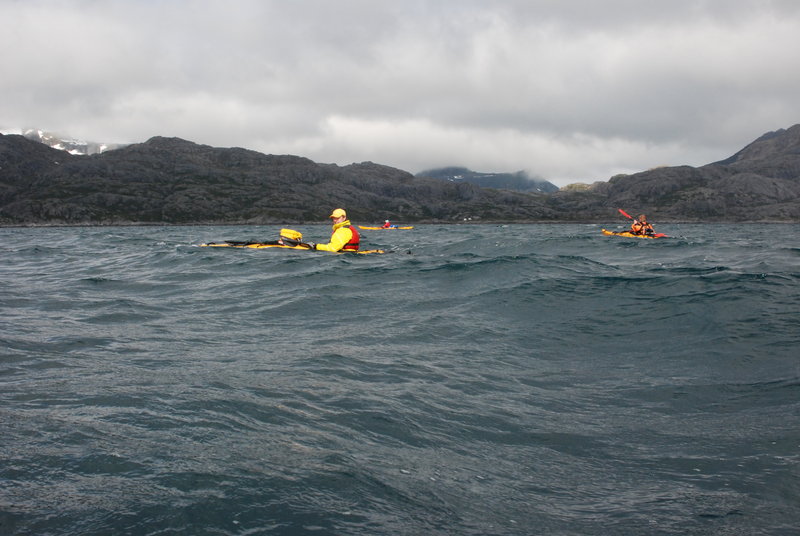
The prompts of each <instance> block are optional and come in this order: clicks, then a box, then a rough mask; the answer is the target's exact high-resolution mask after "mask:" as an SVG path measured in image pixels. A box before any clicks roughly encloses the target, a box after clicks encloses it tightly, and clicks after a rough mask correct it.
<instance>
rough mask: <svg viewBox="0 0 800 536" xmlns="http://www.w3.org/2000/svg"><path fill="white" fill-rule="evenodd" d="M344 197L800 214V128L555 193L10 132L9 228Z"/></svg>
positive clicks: (703, 217) (566, 216)
mask: <svg viewBox="0 0 800 536" xmlns="http://www.w3.org/2000/svg"><path fill="white" fill-rule="evenodd" d="M336 206H342V207H345V208H347V210H348V213H349V214H350V216H351V218H352V219H354V220H356V221H360V222H365V223H367V222H377V221H382V220H383V219H391V220H393V221H404V222H445V223H447V222H449V223H455V222H464V221H471V222H616V221H619V214H618V213H617V208H624V209H625V210H628V211H629V212H646V213H647V214H648V215H649V216H650V219H651V220H653V221H656V222H659V221H688V222H693V221H704V222H740V221H776V222H798V221H800V125H795V126H793V127H790V128H788V129H785V130H783V129H782V130H778V131H775V132H770V133H767V134H765V135H764V136H761V137H760V138H758V139H757V140H755V141H754V142H753V143H751V144H749V145H748V146H746V147H745V148H743V149H742V150H740V151H739V152H737V153H735V154H734V155H732V156H731V157H729V158H727V159H724V160H721V161H719V162H715V163H712V164H708V165H706V166H701V167H698V168H693V167H690V166H677V167H668V168H658V169H653V170H648V171H643V172H641V173H636V174H633V175H628V176H617V177H613V178H611V179H610V180H609V181H607V182H596V183H594V184H592V185H588V186H586V187H584V188H583V189H561V190H559V191H557V192H554V193H552V194H541V193H523V192H514V191H510V190H498V189H493V188H481V187H479V186H477V185H475V184H470V183H465V182H461V183H453V182H449V181H442V180H439V179H432V178H425V177H415V176H414V175H412V174H410V173H408V172H406V171H403V170H399V169H396V168H391V167H388V166H382V165H380V164H375V163H372V162H362V163H360V164H351V165H348V166H337V165H333V164H317V163H315V162H312V161H311V160H309V159H307V158H303V157H299V156H291V155H266V154H262V153H258V152H256V151H251V150H246V149H240V148H224V149H223V148H214V147H210V146H207V145H199V144H195V143H192V142H190V141H186V140H182V139H178V138H161V137H156V138H151V139H150V140H148V141H146V142H144V143H139V144H133V145H128V146H125V147H122V148H118V149H115V150H109V151H104V152H102V153H99V154H93V155H73V154H70V153H68V152H65V151H59V150H56V149H52V148H50V147H48V146H46V145H43V144H41V143H39V142H35V141H32V140H30V139H27V138H25V137H23V136H19V135H0V225H45V224H46V225H98V224H103V225H120V224H200V223H207V224H273V223H305V222H324V221H326V219H327V215H328V214H329V213H330V209H331V208H333V207H336Z"/></svg>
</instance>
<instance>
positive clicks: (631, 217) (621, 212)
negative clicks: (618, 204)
mask: <svg viewBox="0 0 800 536" xmlns="http://www.w3.org/2000/svg"><path fill="white" fill-rule="evenodd" d="M617 210H619V213H620V214H622V215H623V216H625V217H626V218H628V219H629V220H632V219H633V216H631V215H630V214H628V213H627V212H625V211H624V210H622V209H621V208H618V209H617Z"/></svg>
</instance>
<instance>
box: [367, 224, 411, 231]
mask: <svg viewBox="0 0 800 536" xmlns="http://www.w3.org/2000/svg"><path fill="white" fill-rule="evenodd" d="M358 228H359V229H366V230H368V231H391V230H392V229H413V228H414V226H413V225H410V226H408V227H394V226H393V227H367V226H364V225H359V226H358Z"/></svg>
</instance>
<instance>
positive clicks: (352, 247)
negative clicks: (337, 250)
mask: <svg viewBox="0 0 800 536" xmlns="http://www.w3.org/2000/svg"><path fill="white" fill-rule="evenodd" d="M347 228H348V229H350V232H352V233H353V236H352V237H351V238H350V241H349V242H348V243H347V244H345V245H344V247H342V250H343V251H358V245H359V243H360V242H361V235H359V234H358V231H356V228H355V227H354V226H352V225H349V226H348V227H347Z"/></svg>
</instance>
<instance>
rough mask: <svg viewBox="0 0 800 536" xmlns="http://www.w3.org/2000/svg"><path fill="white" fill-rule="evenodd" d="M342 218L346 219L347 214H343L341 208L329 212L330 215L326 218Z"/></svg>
mask: <svg viewBox="0 0 800 536" xmlns="http://www.w3.org/2000/svg"><path fill="white" fill-rule="evenodd" d="M342 216H344V217H345V218H346V217H347V212H345V211H344V209H343V208H337V209H334V211H333V212H331V215H330V216H328V217H329V218H341V217H342Z"/></svg>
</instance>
